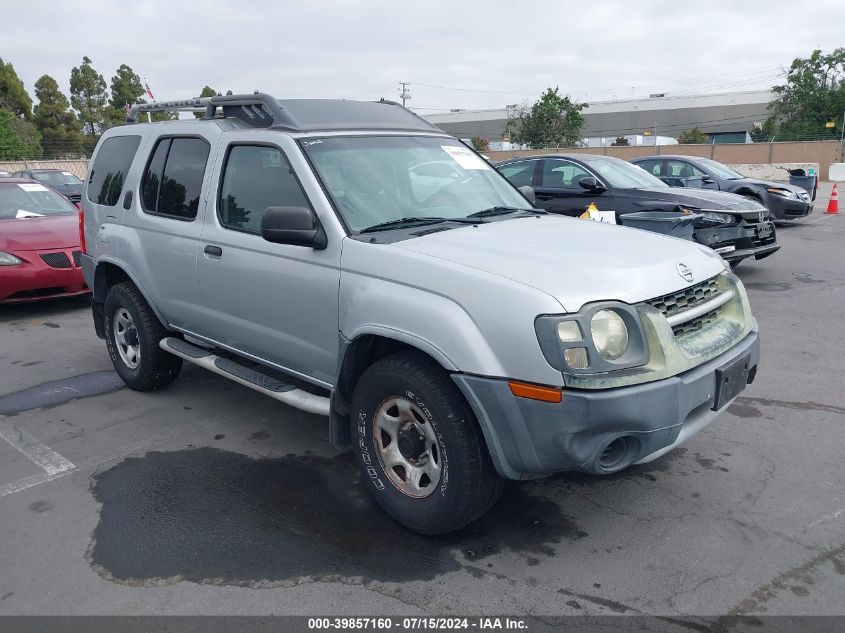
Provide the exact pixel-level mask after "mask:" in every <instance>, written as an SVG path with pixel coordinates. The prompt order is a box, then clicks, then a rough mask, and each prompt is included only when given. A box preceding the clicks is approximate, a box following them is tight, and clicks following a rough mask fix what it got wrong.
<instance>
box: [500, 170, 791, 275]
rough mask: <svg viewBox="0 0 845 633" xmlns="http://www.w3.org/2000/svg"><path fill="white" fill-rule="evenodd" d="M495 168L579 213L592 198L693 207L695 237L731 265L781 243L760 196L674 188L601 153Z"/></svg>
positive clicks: (631, 207)
mask: <svg viewBox="0 0 845 633" xmlns="http://www.w3.org/2000/svg"><path fill="white" fill-rule="evenodd" d="M496 169H498V170H499V171H500V172H501V173H502V174H503V175H504V176H505V177H506V178H507V179H508V180H510V181H511V183H513V184H514V185H515V186H518V187H522V186H531V187H532V188H533V189H534V195H535V197H536V202H535V204H536V205H537V206H538V207H540V208H542V209H545V210H547V211H549V212H551V213H561V214H563V215H569V216H578V215H581V214H582V213H583V212H584V211H585V210H586V209H587V207H588V206H589V205H590V203H591V202H595V203H596V205H597V206H598V208H599V209H600V210H607V211H615V212H616V217H617V221H618V222H619V223H621V224H625V216H626V215H627V214H632V213H638V212H643V211H662V212H666V213H667V214H669V215H677V214H685V213H695V214H697V215H698V216H699V217H698V218H697V220H696V222H695V227H694V232H693V238H694V239H695V241H697V242H699V243H700V244H704V245H705V246H708V247H710V248H712V249H714V250H715V251H716V252H718V253H719V254H720V255H722V257H724V258H725V259H726V260H727V261H729V262H731V263H732V264H734V265H737V264H739V262H741V261H742V260H744V259H747V258H749V257H754V258H755V259H763V258H764V257H768V256H769V255H771V254H772V253H774V252H775V251H777V250H778V249H779V248H780V246H779V245H778V243H777V236H776V232H775V227H774V224H773V223H772V222H771V221H770V220H769V217H768V212H767V211H766V209H765V207H763V206H762V205H761V204H760V203H759V202H756V201H754V200H748V199H747V198H743V197H742V196H737V195H733V194H728V193H721V192H716V191H701V190H697V189H685V190H679V189H672V188H671V187H669V186H668V185H667V184H666V183H664V182H663V181H661V180H659V179H658V178H656V177H654V176H652V175H651V174H648V173H646V172H645V171H644V170H643V169H642V168H640V167H638V166H636V165H632V164H631V163H628V162H625V161H624V160H620V159H618V158H612V157H610V156H602V155H600V154H554V155H544V156H528V157H525V158H516V159H512V160H506V161H502V162H500V163H497V164H496Z"/></svg>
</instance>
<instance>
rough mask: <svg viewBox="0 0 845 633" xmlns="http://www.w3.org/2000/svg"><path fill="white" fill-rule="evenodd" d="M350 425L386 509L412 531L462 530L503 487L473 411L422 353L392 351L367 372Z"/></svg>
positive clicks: (363, 467) (372, 487) (360, 459)
mask: <svg viewBox="0 0 845 633" xmlns="http://www.w3.org/2000/svg"><path fill="white" fill-rule="evenodd" d="M350 424H351V432H352V438H353V445H354V451H355V456H356V459H357V461H358V464H359V466H360V468H361V471H362V473H363V475H364V480H365V482H366V483H365V485H366V486H367V487H368V488H369V489H370V492H371V493H372V494H373V496H374V497H375V499H376V501H377V502H378V504H379V505H380V506H381V507H382V508H383V509H384V511H385V512H387V514H389V515H390V516H391V517H393V519H395V520H396V521H397V522H399V523H401V524H402V525H404V526H405V527H407V528H409V529H411V530H413V531H415V532H419V533H420V534H426V535H436V534H446V533H448V532H452V531H454V530H458V529H460V528H462V527H464V526H465V525H467V524H469V523H471V522H473V521H475V520H476V519H479V518H480V517H481V516H483V515H484V514H485V513H486V512H487V511H488V510H489V509H490V508H491V507H492V506H493V504H494V503H495V502H496V500H497V499H498V498H499V495H500V494H501V492H502V487H503V485H504V481H503V480H502V479H501V477H499V475H498V473H497V472H496V469H495V468H494V466H493V463H492V461H491V460H490V455H489V453H488V450H487V446H486V444H485V442H484V438H483V436H482V434H481V430H480V428H479V426H478V423H477V422H476V420H475V416H474V415H473V413H472V410H471V409H470V408H469V406H468V405H467V403H466V401H465V400H464V399H463V396H462V395H461V393H460V392H459V391H458V389H457V387H455V385H454V384H453V383H452V381H451V379H450V378H449V376H448V374H446V372H445V371H443V369H442V368H441V367H440V366H439V365H438V364H437V363H435V362H434V361H433V360H431V359H430V358H428V357H427V356H425V355H424V354H422V353H420V352H416V351H407V352H399V353H396V354H393V355H391V356H388V357H385V358H383V359H381V360H379V361H377V362H375V363H374V364H373V365H371V366H370V367H369V368H368V369H367V370H366V371H365V372H364V374H363V375H362V376H361V378H360V380H359V381H358V384H357V385H356V387H355V393H354V395H353V397H352V413H351V415H350ZM420 473H422V474H420Z"/></svg>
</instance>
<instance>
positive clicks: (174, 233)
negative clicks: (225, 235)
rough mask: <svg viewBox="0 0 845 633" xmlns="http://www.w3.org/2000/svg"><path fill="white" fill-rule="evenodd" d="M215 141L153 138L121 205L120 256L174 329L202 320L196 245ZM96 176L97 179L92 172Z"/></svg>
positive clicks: (191, 138)
mask: <svg viewBox="0 0 845 633" xmlns="http://www.w3.org/2000/svg"><path fill="white" fill-rule="evenodd" d="M110 140H111V139H110ZM214 140H215V139H214V137H213V136H211V137H209V138H205V137H203V136H200V135H196V136H194V135H191V136H187V135H186V136H181V135H179V136H177V135H163V136H160V137H158V138H155V139H152V141H151V147H150V146H146V147H145V150H144V153H145V155H148V156H149V158H148V159H147V160H146V161H145V165H144V166H143V172H142V173H141V174H140V177H139V178H138V180H139V181H140V186H136V188H134V189H132V190H131V191H127V192H126V193H125V194H124V196H123V198H122V200H121V210H123V209H126V213H125V214H124V227H125V230H123V231H121V233H120V239H121V243H120V245H119V246H118V252H119V255H120V257H121V259H123V260H125V261H126V262H127V264H128V265H129V266H130V269H131V270H133V271H134V272H135V274H136V275H137V278H138V281H139V283H141V285H142V286H143V288H144V290H145V291H146V292H147V293H148V294H149V296H150V297H151V298H152V299H153V301H154V303H155V304H156V307H157V308H158V309H159V310H160V311H161V313H162V314H163V315H164V317H165V319H166V320H167V322H168V323H170V324H173V325H175V326H177V327H189V326H190V324H191V323H193V322H195V321H196V320H198V319H200V318H202V315H203V309H202V306H201V305H200V301H199V286H198V284H197V243H198V240H199V236H200V231H201V227H202V219H203V216H202V213H200V212H199V210H200V209H201V208H202V207H203V206H204V202H203V197H204V196H203V192H204V191H206V187H207V185H208V179H209V178H210V174H209V175H207V174H206V172H207V166H208V162H209V161H208V157H209V154H210V151H211V146H212V142H214ZM130 176H132V174H131V173H130ZM94 177H95V180H96V178H98V177H99V176H97V174H96V173H95V174H94ZM134 182H138V181H134ZM92 184H94V183H92ZM91 187H92V185H91V184H89V188H88V190H89V192H90V191H91ZM89 195H90V194H89Z"/></svg>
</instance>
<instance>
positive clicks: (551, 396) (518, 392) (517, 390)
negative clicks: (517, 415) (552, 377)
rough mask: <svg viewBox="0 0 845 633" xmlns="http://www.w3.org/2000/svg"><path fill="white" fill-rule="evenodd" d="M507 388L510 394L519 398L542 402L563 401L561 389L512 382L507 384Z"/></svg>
mask: <svg viewBox="0 0 845 633" xmlns="http://www.w3.org/2000/svg"><path fill="white" fill-rule="evenodd" d="M508 386H509V387H510V388H511V393H512V394H513V395H515V396H517V397H519V398H528V399H529V400H541V401H542V402H560V401H561V400H563V389H554V388H552V387H538V386H537V385H528V384H526V383H524V382H513V381H511V382H509V383H508Z"/></svg>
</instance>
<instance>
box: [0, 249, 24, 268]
mask: <svg viewBox="0 0 845 633" xmlns="http://www.w3.org/2000/svg"><path fill="white" fill-rule="evenodd" d="M22 263H23V262H22V261H21V260H20V259H18V258H17V257H15V256H14V255H12V254H11V253H4V252H3V251H0V266H17V265H18V264H22Z"/></svg>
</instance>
